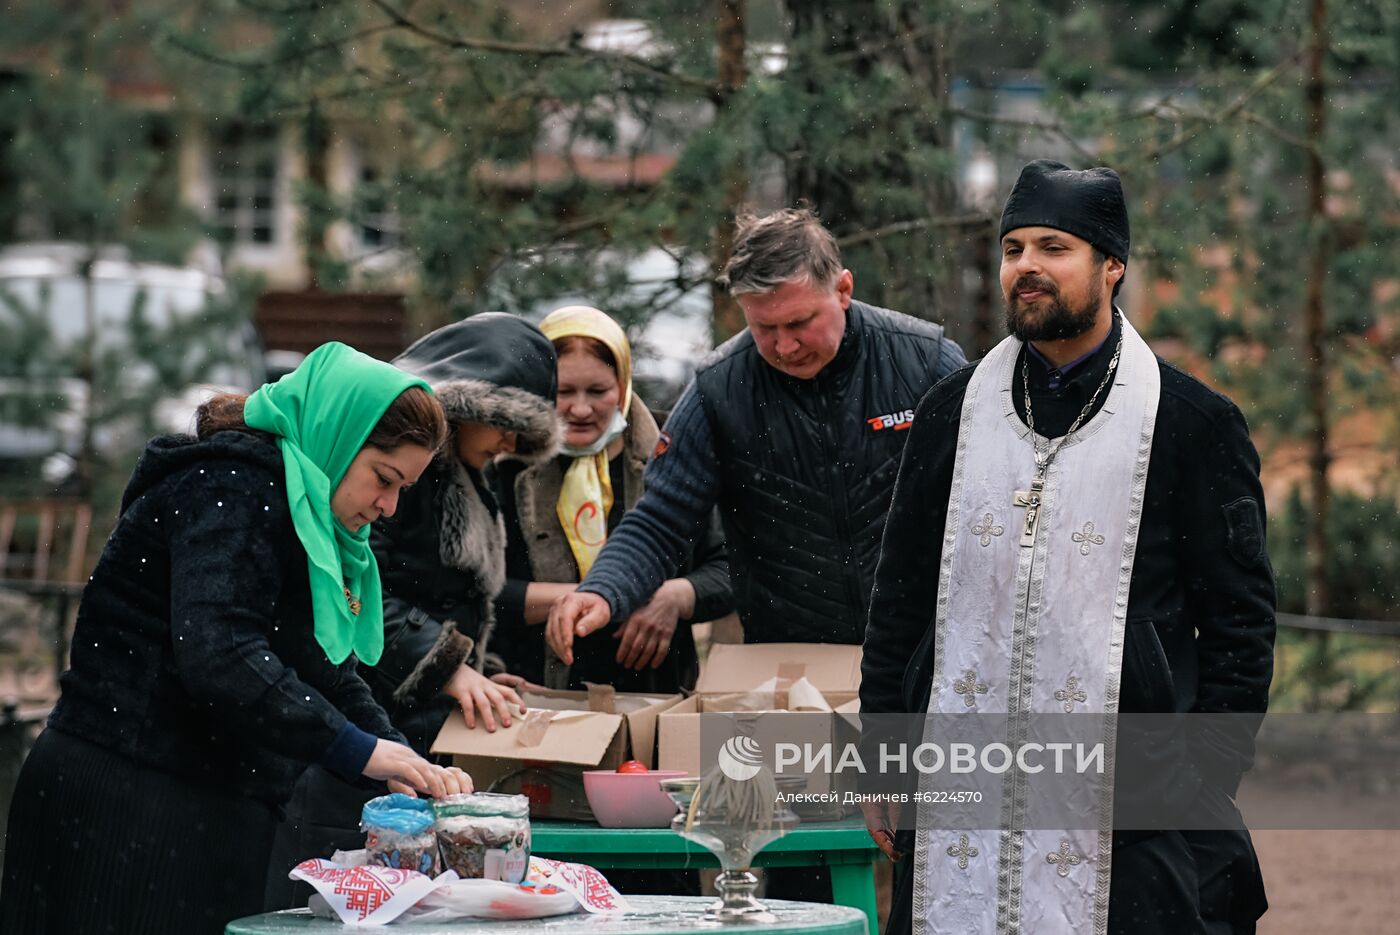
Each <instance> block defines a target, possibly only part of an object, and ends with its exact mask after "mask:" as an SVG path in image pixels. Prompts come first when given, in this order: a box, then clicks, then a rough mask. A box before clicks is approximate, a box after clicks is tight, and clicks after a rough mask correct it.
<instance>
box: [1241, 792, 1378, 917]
mask: <svg viewBox="0 0 1400 935" xmlns="http://www.w3.org/2000/svg"><path fill="white" fill-rule="evenodd" d="M1396 807H1397V808H1400V805H1397V806H1396ZM1253 836H1254V847H1255V850H1256V851H1257V852H1258V853H1259V863H1260V866H1261V867H1263V870H1264V886H1265V888H1266V892H1267V893H1268V896H1269V911H1268V913H1266V914H1265V916H1264V918H1263V919H1261V920H1260V923H1259V935H1304V933H1306V935H1318V933H1323V935H1378V933H1381V932H1394V931H1397V930H1400V831H1255V832H1253Z"/></svg>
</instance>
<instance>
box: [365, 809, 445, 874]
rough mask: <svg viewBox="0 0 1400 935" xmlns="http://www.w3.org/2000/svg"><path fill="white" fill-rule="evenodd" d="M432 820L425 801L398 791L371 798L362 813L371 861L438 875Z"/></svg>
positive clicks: (379, 864)
mask: <svg viewBox="0 0 1400 935" xmlns="http://www.w3.org/2000/svg"><path fill="white" fill-rule="evenodd" d="M433 820H434V815H433V807H432V806H431V805H430V804H428V803H427V802H425V801H423V800H422V799H415V798H414V797H413V796H409V795H404V794H402V793H399V792H395V793H393V794H392V795H381V796H380V797H378V798H376V799H370V800H369V801H368V802H366V803H365V807H364V810H363V811H362V812H361V813H360V830H362V831H364V833H365V850H366V851H368V852H369V862H370V863H371V864H376V865H378V866H381V867H392V868H394V869H396V870H416V871H418V872H419V873H426V874H427V875H428V876H437V874H438V873H439V872H440V871H441V869H442V864H441V861H440V859H439V857H438V840H437V835H436V834H435V833H434V830H433Z"/></svg>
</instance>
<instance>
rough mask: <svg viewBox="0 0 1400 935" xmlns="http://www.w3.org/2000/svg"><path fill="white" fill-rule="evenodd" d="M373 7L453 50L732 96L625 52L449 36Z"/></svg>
mask: <svg viewBox="0 0 1400 935" xmlns="http://www.w3.org/2000/svg"><path fill="white" fill-rule="evenodd" d="M370 2H371V3H372V4H374V5H375V6H376V7H378V8H379V9H380V10H381V11H383V13H384V15H386V16H388V17H389V18H390V20H391V21H392V23H393V25H395V26H397V27H399V28H402V29H405V30H407V31H408V32H411V33H413V34H414V35H416V36H418V37H419V38H421V39H426V40H427V41H429V42H433V43H436V44H437V45H442V46H446V47H448V48H452V49H460V50H469V51H473V52H499V53H503V54H506V55H522V56H529V57H533V58H582V59H588V60H590V61H596V62H603V63H605V64H610V65H617V66H620V67H622V68H627V69H630V70H632V71H637V72H641V73H644V74H647V75H650V76H651V77H653V78H659V79H661V80H663V81H666V82H668V83H670V84H673V85H677V86H679V87H683V88H686V89H688V90H691V91H696V92H699V93H700V94H702V95H703V96H705V97H706V98H708V99H709V100H711V101H713V102H715V103H716V104H718V103H722V102H723V101H724V98H725V97H726V95H727V94H728V93H729V90H728V89H726V88H723V87H721V86H720V85H719V84H718V83H717V82H713V81H706V80H705V79H703V78H694V77H691V76H690V75H683V74H677V73H676V72H673V71H671V70H670V69H667V68H662V67H660V66H658V65H654V64H652V63H651V62H648V61H647V60H646V59H644V58H639V57H637V56H635V55H627V54H625V53H622V52H604V51H600V50H596V49H585V48H583V47H582V46H578V45H574V44H572V43H571V44H568V45H540V44H537V43H528V42H509V41H506V40H504V39H482V38H477V37H472V36H449V35H446V34H444V33H441V32H438V31H437V30H434V29H429V28H428V27H426V26H424V25H422V24H421V23H418V22H416V21H414V20H411V19H409V18H408V17H407V16H406V15H405V14H403V13H402V12H400V11H399V10H398V9H397V8H396V7H395V6H394V5H393V4H391V3H389V2H388V0H370Z"/></svg>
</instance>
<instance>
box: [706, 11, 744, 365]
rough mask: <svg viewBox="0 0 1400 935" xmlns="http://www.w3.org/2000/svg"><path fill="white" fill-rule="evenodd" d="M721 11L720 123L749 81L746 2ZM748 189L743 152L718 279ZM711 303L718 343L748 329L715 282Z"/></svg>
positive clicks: (718, 232)
mask: <svg viewBox="0 0 1400 935" xmlns="http://www.w3.org/2000/svg"><path fill="white" fill-rule="evenodd" d="M717 12H718V14H719V15H718V17H717V19H718V25H717V27H716V39H717V43H718V46H719V83H720V87H722V88H723V89H724V93H723V96H722V98H721V101H720V103H719V104H718V105H717V106H716V112H715V123H716V124H718V123H719V122H720V117H721V114H722V111H723V108H724V107H725V106H726V105H727V103H728V101H729V100H730V99H731V98H732V97H733V96H734V94H735V93H736V92H738V90H739V89H740V88H742V87H743V86H744V82H745V81H746V80H747V79H748V74H747V72H746V70H745V67H744V49H745V37H744V0H718V11H717ZM748 189H749V178H748V171H747V166H746V165H745V162H744V155H743V154H742V153H741V154H740V155H739V156H738V157H737V158H735V159H734V161H733V162H731V163H730V164H729V165H728V166H726V167H725V170H724V194H723V196H722V197H723V201H722V202H721V204H720V213H719V223H718V224H717V225H716V227H715V237H714V241H713V243H712V244H711V250H710V270H711V273H712V274H713V275H714V276H718V275H719V274H720V273H721V272H722V271H723V270H724V265H725V264H726V263H728V262H729V257H730V254H732V253H733V252H734V216H735V215H736V214H738V213H739V210H740V209H741V208H742V207H743V204H744V197H745V195H746V194H747V193H748ZM710 300H711V301H712V302H713V308H714V317H713V318H712V319H711V332H712V334H713V335H714V339H715V343H716V344H719V343H720V342H721V341H723V340H724V339H726V338H728V337H731V336H732V335H736V334H738V333H739V332H740V331H743V330H744V312H743V310H742V309H740V308H739V304H738V303H737V302H735V301H734V299H733V298H731V297H730V295H729V293H728V292H726V291H724V290H723V289H721V288H720V287H719V286H717V285H715V284H714V282H713V281H711V283H710Z"/></svg>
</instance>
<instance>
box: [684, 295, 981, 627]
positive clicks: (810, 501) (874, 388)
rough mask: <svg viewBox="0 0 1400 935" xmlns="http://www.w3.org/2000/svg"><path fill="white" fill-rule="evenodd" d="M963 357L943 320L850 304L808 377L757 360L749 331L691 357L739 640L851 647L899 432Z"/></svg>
mask: <svg viewBox="0 0 1400 935" xmlns="http://www.w3.org/2000/svg"><path fill="white" fill-rule="evenodd" d="M963 362H964V361H963V357H962V353H961V351H960V350H959V349H958V347H957V345H956V344H954V343H953V342H951V341H949V340H947V339H945V338H944V337H943V328H942V327H941V326H939V325H935V324H932V323H930V322H926V321H922V320H920V319H917V318H913V317H911V316H908V315H903V314H900V313H898V312H893V311H890V310H888V309H883V308H876V307H875V306H871V305H865V304H863V303H861V302H855V301H852V302H851V304H850V308H849V310H848V312H847V321H846V331H845V334H844V336H843V338H842V341H841V348H840V350H839V351H838V352H837V355H836V357H835V359H833V360H832V362H831V363H830V364H828V365H827V366H826V367H825V369H823V370H822V372H821V373H819V374H818V375H817V376H816V377H815V378H814V379H811V380H798V379H794V378H792V377H789V376H787V375H786V374H784V373H782V372H781V371H779V370H776V369H775V368H773V367H771V366H769V365H768V364H767V363H765V362H764V360H763V359H762V358H761V357H760V356H759V354H758V349H757V348H756V347H755V346H754V342H753V338H752V337H751V336H750V334H749V332H747V331H744V332H742V333H740V334H739V335H736V336H735V337H734V338H731V339H730V340H729V341H727V342H725V344H724V345H722V346H721V347H719V348H718V349H716V350H715V351H714V353H713V354H712V355H711V356H710V357H709V358H707V360H706V361H705V362H704V363H703V364H702V365H701V367H700V370H699V372H698V373H697V374H696V378H695V379H696V385H697V388H698V390H699V393H700V398H701V401H702V403H703V405H704V407H705V414H706V417H707V418H708V420H709V423H710V426H711V429H712V431H713V434H714V439H715V451H716V454H717V455H718V458H719V463H720V472H721V478H722V482H721V483H722V487H721V491H720V497H719V505H720V512H721V514H722V515H723V517H724V533H725V540H726V543H727V546H728V549H729V565H730V569H731V577H732V578H733V580H734V586H735V598H736V601H737V604H738V608H739V614H740V616H741V617H742V618H743V621H744V635H745V640H746V641H747V642H750V643H772V642H787V641H791V642H804V643H814V642H825V643H860V642H861V641H862V639H863V638H864V634H865V617H866V612H867V608H868V606H869V603H870V591H871V588H872V586H873V582H874V577H875V563H876V561H877V559H878V558H879V555H880V539H881V536H882V535H883V533H884V529H885V512H886V510H887V508H888V506H889V502H890V495H891V494H892V493H893V490H894V482H895V475H896V473H897V472H898V469H899V459H900V453H901V451H902V450H903V448H904V439H905V435H906V433H905V431H904V430H905V429H907V428H908V427H909V424H910V422H911V421H912V419H913V416H914V408H915V406H917V405H918V403H919V400H920V399H921V398H922V397H923V395H924V393H926V392H927V391H928V390H929V388H930V387H932V386H933V385H934V384H935V383H936V382H938V381H939V380H940V379H942V378H943V377H944V376H946V375H947V374H949V373H951V372H952V371H953V370H955V369H957V368H958V367H959V366H961V365H962V363H963ZM936 534H937V533H936V532H935V533H933V535H936ZM935 544H936V543H933V542H932V540H931V542H930V547H932V546H933V545H935Z"/></svg>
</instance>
